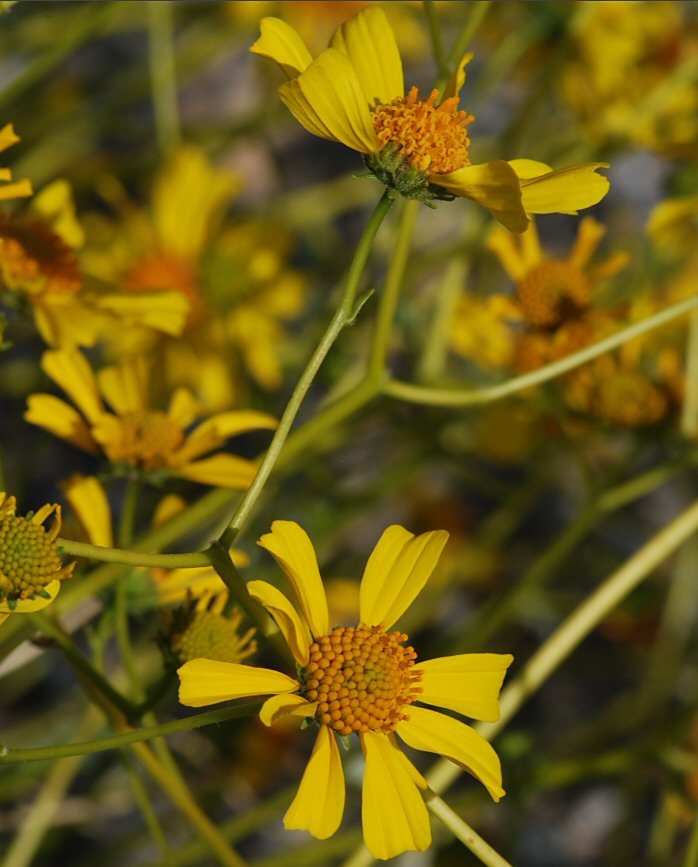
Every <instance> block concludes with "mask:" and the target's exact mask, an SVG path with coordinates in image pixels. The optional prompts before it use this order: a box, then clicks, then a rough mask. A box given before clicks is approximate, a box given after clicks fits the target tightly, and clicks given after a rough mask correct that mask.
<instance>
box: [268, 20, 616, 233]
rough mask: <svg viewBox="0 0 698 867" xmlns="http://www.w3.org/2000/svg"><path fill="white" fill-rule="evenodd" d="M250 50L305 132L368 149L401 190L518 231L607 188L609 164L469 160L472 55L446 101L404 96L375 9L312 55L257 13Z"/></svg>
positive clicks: (377, 170) (374, 164) (390, 38)
mask: <svg viewBox="0 0 698 867" xmlns="http://www.w3.org/2000/svg"><path fill="white" fill-rule="evenodd" d="M251 50H252V51H253V52H254V53H256V54H261V55H263V56H264V57H268V58H270V59H271V60H274V61H275V62H276V63H277V64H278V66H279V67H280V68H281V70H282V71H283V72H284V74H285V75H286V76H287V78H288V79H289V80H288V81H287V82H286V83H284V84H282V85H281V87H280V88H279V95H280V97H281V100H282V102H283V103H284V104H285V105H286V106H287V108H288V109H289V110H290V111H291V113H292V114H293V116H294V117H295V118H296V120H297V121H298V122H299V123H300V124H301V125H302V126H303V127H305V129H307V130H308V131H309V132H311V133H313V134H314V135H317V136H320V138H325V139H329V140H330V141H337V142H340V143H342V144H344V145H346V146H347V147H350V148H352V149H353V150H356V151H359V153H362V154H364V156H365V157H366V161H367V164H368V166H369V168H370V169H371V171H372V172H373V173H374V174H375V175H376V177H378V178H379V180H381V181H382V182H383V183H385V184H386V185H388V186H390V187H392V188H393V189H395V190H397V191H398V192H399V193H400V194H402V195H404V196H407V197H410V198H417V199H421V200H424V201H429V200H430V199H432V198H452V197H453V196H462V197H464V198H468V199H472V200H474V201H476V202H478V203H479V204H481V205H483V206H484V207H485V208H487V209H488V210H489V211H490V212H491V213H492V214H493V215H494V216H495V217H496V218H497V219H498V220H499V221H500V222H501V223H502V224H503V225H505V226H506V227H507V228H508V229H509V230H510V231H513V232H523V231H525V230H526V227H527V226H528V218H527V214H547V213H557V212H563V213H569V212H576V211H577V210H579V209H580V208H586V207H589V206H590V205H594V204H596V203H597V202H598V201H600V200H601V199H602V198H603V197H604V196H605V194H606V192H607V190H608V181H607V180H606V178H604V177H602V176H600V175H598V174H596V169H597V168H600V167H606V163H587V164H584V165H579V166H571V167H569V168H566V169H561V170H559V171H553V170H552V169H551V168H550V166H547V165H545V164H544V163H540V162H536V161H533V160H514V161H512V162H505V161H504V160H493V161H491V162H487V163H482V164H480V165H473V164H471V162H470V158H469V155H468V147H469V145H470V139H469V137H468V125H469V124H470V122H471V121H472V120H473V119H474V118H473V117H472V115H469V114H468V113H467V112H466V111H463V110H461V109H459V107H458V102H459V93H460V89H461V87H462V85H463V83H464V82H465V65H466V64H467V62H468V61H469V60H470V57H471V56H472V55H465V56H464V57H463V59H462V60H461V62H460V64H459V65H458V68H457V70H456V72H455V73H454V75H453V76H452V78H451V81H450V83H449V85H448V87H447V88H446V91H445V93H444V98H443V99H441V98H440V94H439V92H438V91H436V90H435V91H432V93H431V94H430V95H429V97H428V98H427V99H421V98H420V96H419V92H418V90H417V88H415V87H413V88H412V89H411V90H410V91H409V93H408V94H407V96H405V89H404V82H403V74H402V60H401V58H400V52H399V51H398V47H397V43H396V41H395V36H394V35H393V32H392V30H391V28H390V25H389V24H388V21H387V19H386V17H385V14H384V13H383V11H382V10H381V9H379V8H376V7H372V8H369V9H365V10H363V11H362V12H360V13H359V14H358V15H355V16H354V17H353V18H351V19H350V20H349V21H347V22H346V23H345V24H343V25H342V26H341V27H340V28H339V29H338V30H337V31H336V33H335V34H334V36H333V37H332V41H331V43H330V47H329V48H327V49H326V50H325V51H323V52H321V53H320V54H319V55H318V56H317V57H316V58H315V59H313V58H312V57H311V55H310V52H309V51H308V49H307V48H306V46H305V43H304V42H303V40H302V39H301V37H300V36H299V35H298V33H297V32H296V31H295V30H294V29H293V28H292V27H290V26H289V25H288V24H286V23H285V22H283V21H281V20H280V19H278V18H264V19H262V22H261V35H260V38H259V39H258V40H257V42H255V44H254V45H253V46H252V49H251Z"/></svg>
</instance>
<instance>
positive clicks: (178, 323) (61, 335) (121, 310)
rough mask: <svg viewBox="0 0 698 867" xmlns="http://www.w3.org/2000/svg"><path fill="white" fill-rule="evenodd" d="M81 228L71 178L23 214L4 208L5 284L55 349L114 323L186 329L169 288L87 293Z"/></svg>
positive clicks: (92, 337) (1, 263)
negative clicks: (140, 294)
mask: <svg viewBox="0 0 698 867" xmlns="http://www.w3.org/2000/svg"><path fill="white" fill-rule="evenodd" d="M83 243H84V232H83V230H82V227H81V226H80V224H79V223H78V221H77V218H76V215H75V206H74V204H73V197H72V192H71V189H70V185H69V184H68V183H67V181H64V180H58V181H54V182H53V183H52V184H50V185H49V186H48V187H46V188H45V189H44V190H42V191H41V192H40V193H39V194H38V195H37V196H35V197H34V198H33V199H32V202H31V206H30V208H29V211H28V212H27V213H25V214H3V213H0V289H4V290H5V291H6V292H7V293H8V300H10V301H12V300H13V299H14V300H15V301H16V302H18V303H19V304H20V306H21V305H22V304H26V305H28V307H29V308H30V309H31V310H32V312H33V314H34V319H35V322H36V326H37V328H38V330H39V333H40V334H41V336H42V337H43V339H44V340H45V341H46V343H48V344H49V345H51V346H65V347H70V346H91V345H92V344H94V343H95V341H96V340H97V337H98V335H99V334H101V333H103V332H104V331H105V329H108V328H109V327H110V326H111V327H112V328H113V327H114V325H115V322H118V324H119V325H120V326H122V327H124V326H125V327H126V328H128V327H129V326H133V325H134V324H139V325H148V326H149V327H151V328H156V329H158V330H160V331H164V332H167V333H169V334H178V333H179V332H180V331H181V329H182V327H183V326H184V320H185V315H186V310H187V305H186V304H184V303H183V301H182V298H181V296H180V295H179V294H176V293H173V292H169V293H166V294H165V293H160V294H159V295H156V296H153V295H152V294H151V295H150V296H149V297H147V298H146V297H144V298H133V299H128V298H127V299H122V298H121V297H120V293H115V292H109V291H97V290H86V289H85V287H84V286H83V279H82V274H81V272H80V266H79V262H78V251H79V249H80V248H81V247H82V245H83Z"/></svg>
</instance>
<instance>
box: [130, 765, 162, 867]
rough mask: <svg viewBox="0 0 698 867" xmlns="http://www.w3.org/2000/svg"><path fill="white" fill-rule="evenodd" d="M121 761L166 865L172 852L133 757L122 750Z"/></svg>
mask: <svg viewBox="0 0 698 867" xmlns="http://www.w3.org/2000/svg"><path fill="white" fill-rule="evenodd" d="M121 760H122V762H123V763H124V767H125V768H126V773H127V774H128V778H129V782H130V783H131V789H132V791H133V796H134V798H135V799H136V803H137V804H138V807H139V809H140V811H141V814H142V815H143V819H144V821H145V824H146V826H147V827H148V831H149V832H150V835H151V836H152V838H153V841H154V843H155V845H156V846H157V847H158V849H159V850H160V854H161V856H162V859H163V861H164V862H165V863H166V864H167V863H168V862H170V861H171V855H172V850H171V849H170V846H169V844H168V842H167V837H166V836H165V832H164V831H163V830H162V825H161V824H160V822H159V820H158V817H157V815H156V814H155V809H154V807H153V804H152V801H151V800H150V795H149V794H148V789H147V788H146V785H145V783H144V781H143V779H142V777H141V775H140V774H139V773H138V767H137V766H136V762H135V760H134V758H133V756H131V755H130V754H129V753H128V752H127V751H126V750H122V751H121Z"/></svg>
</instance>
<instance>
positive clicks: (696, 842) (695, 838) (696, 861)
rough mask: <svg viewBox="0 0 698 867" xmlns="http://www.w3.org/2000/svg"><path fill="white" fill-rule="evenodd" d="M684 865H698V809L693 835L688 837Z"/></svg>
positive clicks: (685, 866)
mask: <svg viewBox="0 0 698 867" xmlns="http://www.w3.org/2000/svg"><path fill="white" fill-rule="evenodd" d="M683 867H698V809H697V810H696V815H695V818H694V820H693V827H692V828H691V836H690V837H689V838H688V846H687V848H686V857H685V858H684V859H683Z"/></svg>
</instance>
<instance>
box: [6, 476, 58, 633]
mask: <svg viewBox="0 0 698 867" xmlns="http://www.w3.org/2000/svg"><path fill="white" fill-rule="evenodd" d="M51 516H53V522H52V524H51V526H50V527H46V526H45V522H46V520H47V519H48V518H50V517H51ZM60 530H61V507H60V506H59V505H58V504H57V503H53V504H51V505H49V504H47V505H45V506H42V507H41V508H40V509H39V511H38V512H35V513H28V514H27V515H25V516H22V515H18V514H17V501H16V499H15V498H14V497H8V496H7V494H6V493H5V492H4V491H0V623H3V622H4V621H5V620H6V619H7V618H8V617H9V616H10V614H22V613H26V612H30V611H40V610H41V609H42V608H45V607H46V606H47V605H50V604H51V602H53V600H54V599H55V598H56V596H57V595H58V592H59V590H60V589H61V581H62V580H63V579H64V578H68V577H69V576H70V575H72V573H73V569H74V568H75V563H69V564H68V565H67V566H63V565H62V563H61V558H60V556H59V554H58V550H57V549H56V539H57V538H58V534H59V533H60Z"/></svg>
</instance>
